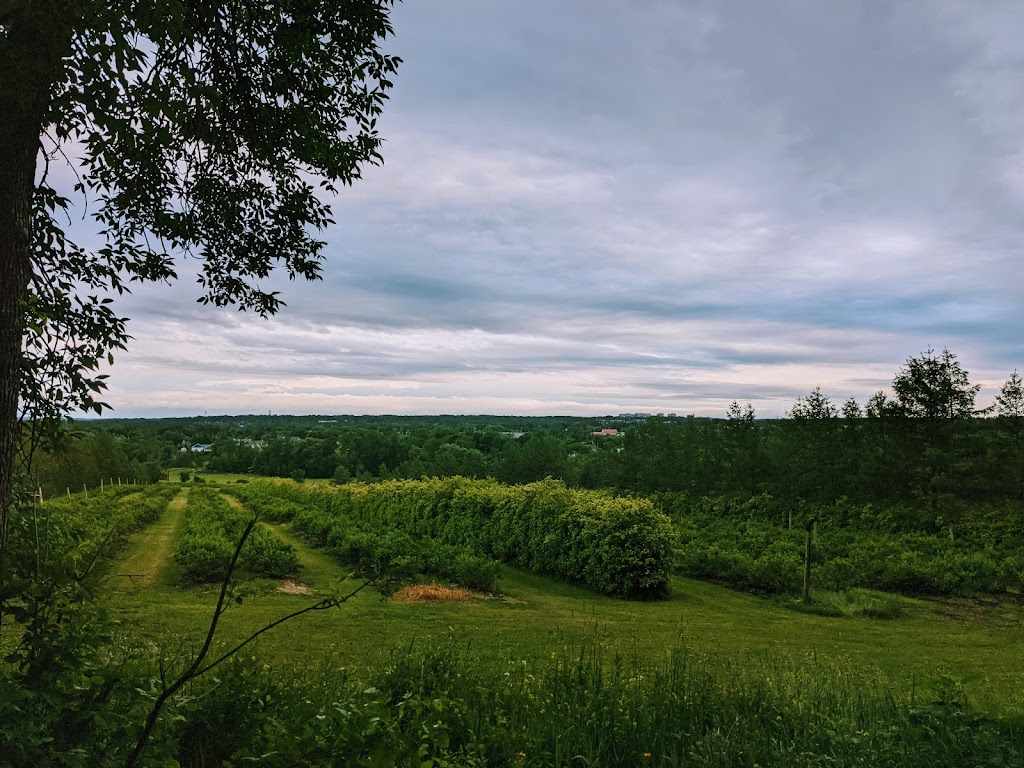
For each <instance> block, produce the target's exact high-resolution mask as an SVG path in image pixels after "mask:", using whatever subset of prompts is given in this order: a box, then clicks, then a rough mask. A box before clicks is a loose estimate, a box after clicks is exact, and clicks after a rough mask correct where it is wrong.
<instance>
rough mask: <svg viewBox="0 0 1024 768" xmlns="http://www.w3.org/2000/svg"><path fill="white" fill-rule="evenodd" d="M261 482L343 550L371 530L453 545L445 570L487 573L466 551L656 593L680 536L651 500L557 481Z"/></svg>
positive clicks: (619, 592) (302, 525) (630, 593)
mask: <svg viewBox="0 0 1024 768" xmlns="http://www.w3.org/2000/svg"><path fill="white" fill-rule="evenodd" d="M254 485H255V484H254ZM260 487H261V488H262V489H264V491H263V492H265V493H266V494H267V495H276V496H278V497H281V498H285V499H287V500H289V501H291V502H294V503H296V504H298V505H300V506H303V507H304V510H303V511H302V512H299V513H296V514H295V515H294V518H293V520H294V524H295V526H296V527H297V528H299V529H300V530H302V531H303V532H305V533H306V534H307V535H310V536H312V537H313V538H315V539H317V540H319V541H324V542H327V543H331V542H332V541H333V542H334V543H333V544H331V545H332V546H335V547H338V548H340V549H343V550H344V549H346V548H348V549H349V550H352V549H353V548H354V547H355V548H357V549H358V547H359V546H360V545H359V542H360V541H363V540H365V538H366V537H371V536H372V535H373V534H372V533H370V532H372V531H388V532H400V533H401V534H403V535H405V536H407V537H409V538H410V539H412V540H416V541H425V540H434V541H437V542H440V543H441V544H445V545H448V546H450V547H451V548H452V549H451V550H450V551H449V554H450V557H451V558H454V560H453V561H452V562H450V563H449V564H448V565H447V566H446V567H447V568H448V569H449V570H450V569H452V568H458V569H461V570H463V571H465V569H466V568H471V569H472V570H476V571H481V569H483V571H485V572H486V571H487V570H489V569H487V568H484V567H483V566H482V565H481V564H480V562H479V561H472V560H470V559H469V558H470V556H473V557H479V556H485V557H491V558H495V559H497V560H501V561H504V562H507V563H510V564H513V565H516V566H519V567H522V568H526V569H529V570H532V571H535V572H537V573H543V574H550V575H553V576H560V577H562V578H566V579H569V580H570V581H573V582H576V583H578V584H581V585H583V586H586V587H588V588H590V589H593V590H595V591H598V592H602V593H605V594H610V595H616V596H620V597H631V598H644V597H656V596H660V595H663V594H665V592H666V591H667V588H668V576H669V572H670V570H671V563H672V557H673V544H674V538H675V535H674V532H673V530H672V525H671V523H670V521H669V520H668V518H667V517H665V516H664V515H663V514H661V513H659V512H658V511H656V510H655V509H654V507H653V506H652V505H651V504H650V502H648V501H646V500H641V499H631V498H614V497H612V496H610V495H607V494H605V493H600V492H595V491H583V490H576V489H569V488H566V487H565V485H563V484H562V483H561V482H557V481H552V480H547V481H544V482H540V483H531V484H530V485H522V486H507V485H502V484H499V483H497V482H494V481H492V480H467V479H465V478H446V479H443V480H441V479H428V480H418V481H414V480H398V481H388V482H382V483H375V484H373V485H366V484H362V483H348V484H346V485H344V486H337V487H333V488H329V487H319V488H303V487H299V486H297V485H294V484H286V483H275V484H262V485H261V486H260ZM251 488H252V487H250V489H251ZM242 498H244V497H242ZM247 503H248V502H247ZM332 537H333V538H332ZM460 551H461V552H462V553H463V554H461V555H458V554H457V553H459V552H460ZM470 553H471V554H470ZM456 555H457V556H456ZM460 563H461V564H460ZM469 563H472V566H469V565H467V564H469ZM434 567H437V564H435V566H434Z"/></svg>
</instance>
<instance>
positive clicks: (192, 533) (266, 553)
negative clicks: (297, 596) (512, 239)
mask: <svg viewBox="0 0 1024 768" xmlns="http://www.w3.org/2000/svg"><path fill="white" fill-rule="evenodd" d="M250 519H251V515H250V514H249V513H248V512H246V511H245V510H244V509H242V508H240V507H237V506H234V505H232V504H231V503H230V502H229V501H228V500H227V499H226V498H225V497H224V496H222V495H221V494H220V493H218V492H217V491H216V490H214V489H212V488H192V489H191V490H190V491H189V495H188V507H187V508H186V510H185V518H184V521H183V522H182V527H181V533H180V535H179V538H178V549H177V551H176V552H175V553H174V560H175V562H176V563H177V564H178V567H179V568H180V569H181V574H182V578H183V579H185V580H186V581H191V582H194V583H202V582H210V581H220V580H221V579H223V578H224V576H225V575H226V573H227V569H228V565H229V564H230V562H231V555H232V553H234V551H235V547H236V546H237V543H238V540H239V539H240V538H241V536H242V533H243V532H244V530H245V526H246V525H247V524H248V522H249V520H250ZM238 567H239V569H240V570H242V571H244V572H247V573H250V574H253V575H257V576H266V577H269V578H283V577H284V576H288V575H291V574H294V573H295V572H296V571H298V568H299V559H298V556H297V555H296V553H295V548H294V547H292V546H291V545H290V544H287V543H285V542H283V541H281V540H280V539H279V538H277V537H276V536H275V535H274V534H273V533H271V531H270V529H268V528H267V527H266V526H265V525H263V524H262V523H257V524H256V527H255V528H253V530H252V533H251V534H250V535H249V538H248V539H247V540H246V542H245V546H244V547H242V552H241V555H240V556H239V559H238Z"/></svg>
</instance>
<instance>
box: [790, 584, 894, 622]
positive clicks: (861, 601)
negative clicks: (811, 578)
mask: <svg viewBox="0 0 1024 768" xmlns="http://www.w3.org/2000/svg"><path fill="white" fill-rule="evenodd" d="M782 605H785V606H786V607H788V608H792V609H793V610H795V611H801V612H802V613H813V614H817V615H818V616H836V617H844V618H850V617H855V616H862V617H864V618H868V619H898V618H901V617H903V616H905V615H906V613H907V610H908V608H909V607H910V606H911V605H912V603H911V601H910V600H908V599H907V598H905V597H902V596H900V595H891V594H887V593H885V592H876V591H875V590H873V589H848V590H846V591H844V592H827V591H819V590H816V591H815V592H814V599H813V601H812V602H810V603H805V602H803V600H795V599H794V600H789V601H787V602H785V603H782Z"/></svg>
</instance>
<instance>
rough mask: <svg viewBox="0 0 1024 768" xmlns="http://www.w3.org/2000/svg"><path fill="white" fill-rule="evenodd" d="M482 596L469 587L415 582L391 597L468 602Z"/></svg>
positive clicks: (417, 601) (402, 600)
mask: <svg viewBox="0 0 1024 768" xmlns="http://www.w3.org/2000/svg"><path fill="white" fill-rule="evenodd" d="M480 597H481V596H480V595H477V594H474V593H473V592H470V591H469V590H468V589H460V588H459V587H442V586H440V585H438V584H414V585H413V586H410V587H402V588H401V589H400V590H398V591H397V592H395V594H393V595H392V596H391V599H392V600H393V601H394V602H396V603H432V602H455V603H466V602H469V601H470V600H479V599H480Z"/></svg>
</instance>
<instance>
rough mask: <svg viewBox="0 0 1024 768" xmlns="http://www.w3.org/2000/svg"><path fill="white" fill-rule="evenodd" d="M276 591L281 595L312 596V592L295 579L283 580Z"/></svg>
mask: <svg viewBox="0 0 1024 768" xmlns="http://www.w3.org/2000/svg"><path fill="white" fill-rule="evenodd" d="M277 591H278V592H280V593H281V594H283V595H312V594H313V590H312V589H310V588H309V587H308V586H306V585H305V584H303V583H302V582H299V581H295V579H285V580H284V581H282V582H281V584H280V585H279V586H278V588H277Z"/></svg>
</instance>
